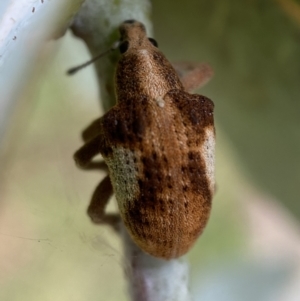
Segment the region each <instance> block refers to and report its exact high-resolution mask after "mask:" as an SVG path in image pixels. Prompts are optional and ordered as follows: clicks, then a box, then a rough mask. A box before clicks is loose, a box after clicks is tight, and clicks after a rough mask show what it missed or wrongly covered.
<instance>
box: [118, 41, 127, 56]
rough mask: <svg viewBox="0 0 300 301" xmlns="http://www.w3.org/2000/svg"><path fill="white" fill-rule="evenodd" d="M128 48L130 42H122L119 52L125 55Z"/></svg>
mask: <svg viewBox="0 0 300 301" xmlns="http://www.w3.org/2000/svg"><path fill="white" fill-rule="evenodd" d="M128 47H129V42H128V41H124V42H122V43H121V44H120V46H119V50H120V52H121V53H122V54H123V53H125V52H126V51H127V50H128Z"/></svg>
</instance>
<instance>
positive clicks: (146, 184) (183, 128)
mask: <svg viewBox="0 0 300 301" xmlns="http://www.w3.org/2000/svg"><path fill="white" fill-rule="evenodd" d="M119 31H120V35H121V37H120V41H119V42H118V43H117V45H118V48H119V50H120V52H121V58H120V60H119V62H118V64H117V68H116V77H115V81H116V82H115V83H116V97H117V104H116V105H115V106H114V107H113V108H111V109H110V110H109V111H108V112H107V113H106V114H104V115H103V116H102V117H101V118H99V119H97V120H95V121H94V122H93V123H92V124H91V125H90V126H89V127H88V128H87V129H86V130H85V131H84V132H83V135H82V136H83V140H84V142H85V144H84V145H83V146H82V147H81V148H80V149H79V150H78V151H77V152H76V153H75V155H74V157H75V160H76V163H77V164H78V165H79V166H80V167H83V168H89V166H91V163H92V159H93V157H94V156H96V155H97V154H99V153H100V154H101V155H102V156H103V159H104V161H105V163H106V165H107V167H108V175H107V176H106V177H105V178H104V180H102V182H101V183H100V184H99V185H98V187H97V188H96V190H95V192H94V194H93V197H92V200H91V204H90V206H89V209H88V213H89V215H90V217H91V218H92V220H93V221H94V222H96V223H109V224H112V225H114V224H115V223H116V222H117V221H118V217H119V216H118V215H115V214H107V213H105V207H106V204H107V203H108V201H109V198H110V197H111V196H112V194H113V192H114V193H115V196H116V199H117V203H118V207H119V212H120V216H121V219H122V220H123V222H124V225H125V227H126V228H127V230H128V233H129V234H130V236H131V238H132V239H133V241H134V242H135V243H136V244H137V245H138V246H139V247H140V248H141V249H142V250H143V251H145V252H146V253H148V254H150V255H152V256H155V257H159V258H164V259H172V258H177V257H179V256H182V255H183V254H185V253H186V252H187V251H188V250H189V249H190V248H191V247H192V246H193V244H194V243H195V241H196V239H197V238H198V237H199V235H200V234H201V233H202V231H203V229H204V227H205V225H206V223H207V221H208V218H209V215H210V210H211V202H212V197H213V193H214V186H215V184H214V145H215V129H214V120H213V108H214V105H213V102H212V101H211V100H210V99H208V98H207V97H204V96H201V95H197V94H190V93H188V92H187V91H186V90H187V89H189V90H190V88H192V87H194V86H196V85H195V83H193V81H194V82H195V81H197V79H198V81H199V83H200V82H201V81H202V82H204V81H206V78H207V76H206V75H207V74H208V73H209V72H207V69H206V71H205V68H204V69H203V68H202V70H200V71H199V70H198V71H196V72H193V71H190V72H188V73H187V75H185V76H183V77H182V78H181V80H180V78H179V76H178V74H177V73H176V71H175V69H174V67H173V66H172V65H171V64H170V63H169V61H168V60H167V59H166V58H165V56H164V55H163V54H162V53H161V51H160V50H159V49H158V47H157V43H156V41H155V40H154V39H152V38H148V37H147V35H146V30H145V27H144V25H143V24H142V23H140V22H138V21H135V20H127V21H125V22H123V23H122V24H121V25H120V27H119ZM114 48H116V47H114ZM114 48H113V49H114Z"/></svg>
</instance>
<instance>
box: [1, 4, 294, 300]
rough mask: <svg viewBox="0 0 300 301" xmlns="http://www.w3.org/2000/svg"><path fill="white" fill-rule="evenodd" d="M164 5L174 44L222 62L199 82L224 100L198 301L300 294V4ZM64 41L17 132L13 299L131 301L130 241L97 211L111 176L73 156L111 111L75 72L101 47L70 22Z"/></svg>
mask: <svg viewBox="0 0 300 301" xmlns="http://www.w3.org/2000/svg"><path fill="white" fill-rule="evenodd" d="M33 2H34V1H33ZM152 3H153V23H154V31H155V38H156V39H157V41H158V43H159V47H160V49H161V50H162V51H163V52H164V53H165V55H166V56H167V57H168V58H169V59H170V60H171V61H182V60H185V61H205V62H208V63H210V64H211V66H212V67H213V69H214V70H215V77H214V78H213V80H212V81H211V82H210V83H209V84H207V86H206V87H204V88H203V89H202V90H201V91H199V93H201V94H204V95H206V96H208V97H210V98H211V99H212V100H213V101H214V103H215V119H216V126H217V163H216V177H217V179H216V180H217V193H216V196H215V198H214V202H213V211H212V215H211V219H210V221H209V224H208V226H207V228H206V230H205V231H204V234H203V235H202V237H201V238H200V239H199V241H198V242H197V244H196V245H195V247H194V248H193V250H192V251H191V252H190V253H189V254H188V257H189V259H190V265H191V290H192V292H193V296H194V300H197V301H200V300H201V301H215V300H222V301H241V300H243V301H269V300H270V301H299V300H300V290H299V287H300V233H299V219H300V196H299V187H300V160H299V156H300V131H299V128H300V120H299V115H300V55H299V54H300V2H299V1H296V0H295V1H293V0H278V1H275V0H273V1H271V0H270V1H263V0H258V1H247V0H244V1H237V0H235V1H229V0H222V1H221V0H216V1H208V0H187V1H177V2H176V1H171V0H165V1H158V0H153V1H152ZM1 14H2V12H1ZM1 14H0V16H1ZM53 45H54V46H53V47H54V48H57V51H56V52H55V55H53V57H52V58H51V61H50V62H49V61H46V62H44V61H41V66H42V67H41V68H40V70H41V71H40V73H39V75H38V76H37V77H36V78H35V84H34V85H32V89H29V88H28V89H27V90H26V91H27V93H26V94H24V95H20V96H19V98H20V101H19V102H18V105H17V108H16V110H15V113H14V119H13V120H14V122H13V123H12V124H11V126H10V130H9V133H7V137H6V140H5V151H4V155H5V157H4V158H3V157H2V161H1V170H0V200H1V203H0V300H3V301H19V300H22V301H27V300H31V301H32V300H45V301H47V300H57V301H60V300H62V301H63V300H64V301H65V300H74V301H83V300H90V301H93V300H95V301H96V300H97V301H99V300H106V301H113V300H128V297H127V292H126V282H125V281H124V273H123V266H124V265H125V264H126V261H125V262H124V260H123V257H122V249H121V242H120V239H119V237H118V236H117V235H116V234H115V233H113V232H112V231H111V230H110V229H109V228H107V227H99V226H95V225H93V224H91V222H90V221H89V219H88V217H87V215H86V213H85V212H86V208H87V205H88V202H89V198H90V196H91V194H92V192H93V189H94V188H95V187H96V185H97V183H98V182H99V180H100V178H101V177H102V176H103V174H101V173H99V172H96V171H95V172H83V171H80V170H78V169H76V167H75V164H74V162H73V159H72V155H73V153H74V151H75V150H76V149H77V148H79V147H80V146H81V141H80V137H79V134H80V132H81V130H82V129H83V128H84V127H85V126H86V125H87V124H89V123H90V122H91V121H92V120H93V119H95V118H97V117H98V116H99V115H100V114H101V112H102V111H101V110H102V108H101V105H100V104H99V100H98V91H97V85H96V80H95V74H94V70H93V68H92V67H90V68H87V69H85V70H83V71H81V72H80V73H79V74H78V75H76V76H74V77H72V78H70V77H67V76H65V71H66V70H67V69H68V68H69V67H70V66H74V65H76V64H78V63H81V62H83V61H85V60H86V59H87V58H88V57H89V54H88V52H87V50H86V49H85V46H84V45H83V44H82V43H81V42H80V41H79V40H76V39H75V38H74V37H72V35H71V34H70V33H67V34H66V35H65V36H64V37H63V38H61V39H60V40H58V41H55V42H53ZM45 57H47V60H49V56H45ZM0 91H1V87H0ZM0 93H1V92H0ZM111 203H112V204H111V205H110V207H109V210H112V211H113V210H116V206H115V204H114V202H111ZM170 276H171V275H170Z"/></svg>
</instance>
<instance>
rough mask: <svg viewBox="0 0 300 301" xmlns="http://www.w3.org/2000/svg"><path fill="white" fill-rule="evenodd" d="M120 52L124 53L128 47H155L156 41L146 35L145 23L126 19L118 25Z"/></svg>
mask: <svg viewBox="0 0 300 301" xmlns="http://www.w3.org/2000/svg"><path fill="white" fill-rule="evenodd" d="M119 31H120V35H121V37H120V46H119V49H120V52H121V53H125V52H126V51H127V50H128V49H143V48H149V47H150V48H151V47H153V46H154V47H157V42H156V41H155V40H154V39H152V38H148V37H147V32H146V28H145V25H144V24H143V23H141V22H138V21H136V20H133V19H131V20H126V21H124V22H123V23H122V24H121V25H120V27H119Z"/></svg>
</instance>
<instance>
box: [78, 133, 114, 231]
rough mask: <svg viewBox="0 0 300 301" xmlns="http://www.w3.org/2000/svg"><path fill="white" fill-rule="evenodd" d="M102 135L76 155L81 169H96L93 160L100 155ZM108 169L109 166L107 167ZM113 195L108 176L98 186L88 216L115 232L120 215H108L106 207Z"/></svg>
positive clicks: (86, 144) (94, 138)
mask: <svg viewBox="0 0 300 301" xmlns="http://www.w3.org/2000/svg"><path fill="white" fill-rule="evenodd" d="M102 143H103V141H102V135H97V136H95V137H93V138H92V139H91V140H89V141H88V142H86V143H85V144H84V145H83V146H82V147H81V148H80V149H79V150H78V151H77V152H76V153H75V154H74V159H75V161H76V163H77V165H78V166H79V167H82V168H85V169H92V168H95V165H93V162H92V159H93V157H94V156H96V155H97V154H99V153H100V148H101V145H102ZM95 164H99V166H101V164H104V166H106V164H105V163H104V162H99V163H98V162H95ZM106 169H107V166H106ZM112 194H113V188H112V185H111V182H110V179H109V176H108V175H107V176H106V177H105V178H104V179H103V180H102V181H101V182H100V184H99V185H98V186H97V188H96V189H95V192H94V193H93V196H92V199H91V202H90V205H89V207H88V215H89V216H90V217H91V219H92V221H93V222H94V223H97V224H108V225H110V226H112V227H113V228H114V229H115V230H118V225H119V221H120V217H119V215H118V214H106V213H105V207H106V205H107V203H108V201H109V199H110V197H111V196H112Z"/></svg>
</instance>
